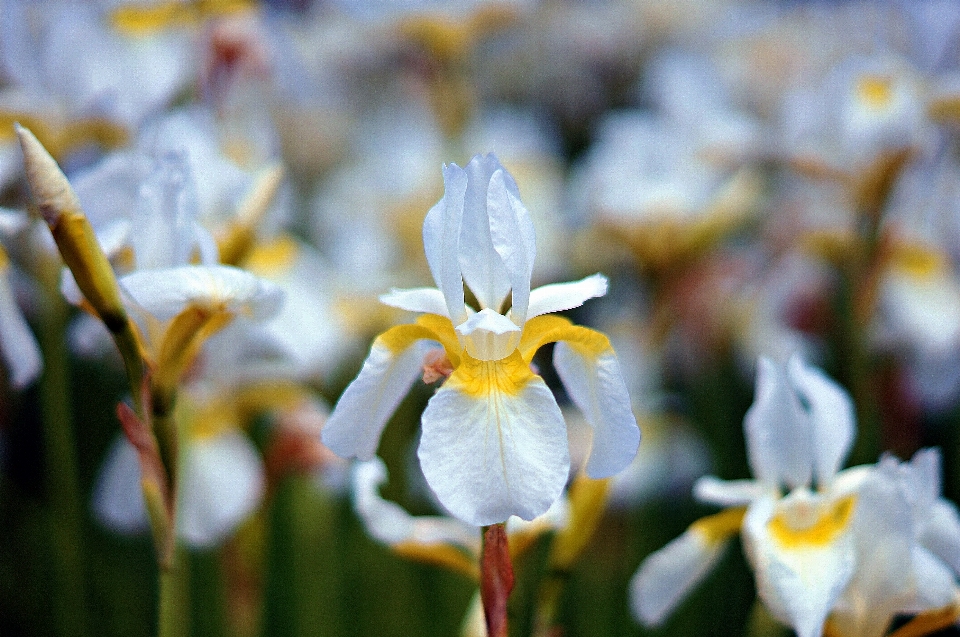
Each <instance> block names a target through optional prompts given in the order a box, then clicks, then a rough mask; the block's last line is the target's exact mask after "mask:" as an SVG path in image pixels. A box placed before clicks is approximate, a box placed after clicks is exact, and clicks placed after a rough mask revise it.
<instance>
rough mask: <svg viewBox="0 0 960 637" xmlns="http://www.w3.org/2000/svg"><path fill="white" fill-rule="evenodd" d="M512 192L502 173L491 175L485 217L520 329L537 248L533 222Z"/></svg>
mask: <svg viewBox="0 0 960 637" xmlns="http://www.w3.org/2000/svg"><path fill="white" fill-rule="evenodd" d="M516 190H517V187H516V184H515V183H514V181H513V178H512V177H511V176H510V175H509V173H507V171H506V169H504V168H500V169H498V170H497V171H495V172H494V173H493V176H492V177H491V178H490V188H489V190H488V191H487V214H488V215H489V217H490V237H491V239H492V241H493V249H494V250H496V252H497V254H499V255H500V258H501V259H502V260H503V264H504V266H505V267H506V269H507V274H508V276H509V278H510V286H511V288H512V290H513V292H512V296H513V298H512V307H511V310H510V316H511V318H512V319H513V321H514V322H515V323H516V324H517V325H520V326H522V325H523V323H524V321H526V319H527V307H528V306H529V304H530V278H531V277H532V276H533V261H534V258H535V257H536V254H537V247H536V237H535V235H534V230H533V221H531V219H530V213H528V212H527V209H526V208H525V207H524V206H523V203H521V201H520V197H519V194H514V193H516ZM494 309H497V308H494Z"/></svg>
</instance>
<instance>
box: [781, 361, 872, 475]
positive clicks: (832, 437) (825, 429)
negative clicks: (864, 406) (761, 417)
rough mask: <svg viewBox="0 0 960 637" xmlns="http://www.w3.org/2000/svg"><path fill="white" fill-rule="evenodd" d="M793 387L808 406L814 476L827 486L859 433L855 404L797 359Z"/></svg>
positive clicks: (792, 366)
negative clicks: (857, 431) (857, 432)
mask: <svg viewBox="0 0 960 637" xmlns="http://www.w3.org/2000/svg"><path fill="white" fill-rule="evenodd" d="M788 365H789V367H788V374H789V377H790V380H791V381H792V383H793V385H794V386H795V387H796V388H797V390H798V392H799V393H800V395H801V396H802V397H803V398H804V399H805V400H806V402H807V404H808V405H809V412H808V413H809V420H810V426H811V429H812V433H813V461H814V467H813V470H814V476H815V477H816V479H817V483H818V484H819V485H820V486H821V487H824V486H826V485H829V484H830V481H831V480H832V479H833V476H834V475H836V473H837V471H839V469H840V467H841V465H842V464H843V461H844V460H845V459H846V457H847V453H848V452H849V451H850V445H851V444H853V437H854V435H855V434H856V424H855V416H854V410H853V401H852V400H850V396H849V394H847V392H846V391H844V389H843V388H842V387H840V386H839V385H837V384H836V383H835V382H834V381H833V380H831V379H830V378H828V377H827V376H826V374H824V373H823V372H821V371H820V370H819V369H817V368H815V367H811V366H809V365H806V364H805V363H804V362H803V361H802V360H801V359H800V357H798V356H793V357H792V358H791V359H790V362H789V363H788Z"/></svg>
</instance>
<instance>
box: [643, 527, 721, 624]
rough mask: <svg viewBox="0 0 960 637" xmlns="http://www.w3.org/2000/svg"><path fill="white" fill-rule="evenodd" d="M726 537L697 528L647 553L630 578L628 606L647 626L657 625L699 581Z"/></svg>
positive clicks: (705, 574)
mask: <svg viewBox="0 0 960 637" xmlns="http://www.w3.org/2000/svg"><path fill="white" fill-rule="evenodd" d="M729 540H730V538H729V537H727V538H724V539H716V538H711V537H708V536H707V535H706V534H704V533H701V532H699V531H698V530H697V528H696V527H695V526H694V527H691V528H689V529H687V531H686V532H684V533H683V534H682V535H681V536H680V537H678V538H676V539H674V540H673V541H672V542H670V543H669V544H667V545H666V546H664V547H663V548H662V549H660V550H659V551H656V552H654V553H652V554H650V555H649V556H648V557H647V558H646V559H645V560H644V561H643V563H642V564H641V565H640V569H639V570H637V572H636V574H634V576H633V578H632V579H631V580H630V608H631V609H632V610H633V614H634V616H635V617H636V618H637V619H639V620H640V621H641V622H642V623H644V624H645V625H647V626H659V625H660V624H661V623H663V621H664V620H665V619H666V618H667V616H668V615H669V614H670V613H671V612H673V610H674V609H675V608H676V607H677V606H678V605H679V604H680V602H681V601H683V598H684V597H686V596H687V594H688V593H689V592H690V591H691V590H692V589H693V587H694V586H696V585H697V584H699V583H700V582H701V581H703V578H705V577H706V576H707V575H708V574H709V573H710V571H712V570H713V567H714V566H716V564H717V561H718V560H719V559H720V558H721V557H722V556H723V552H724V550H725V549H726V548H727V546H728V545H729V544H730V541H729Z"/></svg>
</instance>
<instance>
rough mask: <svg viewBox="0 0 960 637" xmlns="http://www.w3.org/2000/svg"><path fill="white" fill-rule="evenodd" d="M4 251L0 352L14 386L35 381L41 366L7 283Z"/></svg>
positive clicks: (0, 276) (1, 256)
mask: <svg viewBox="0 0 960 637" xmlns="http://www.w3.org/2000/svg"><path fill="white" fill-rule="evenodd" d="M5 258H6V255H4V254H3V252H2V248H0V355H2V356H3V362H4V363H5V364H6V368H7V371H8V372H9V374H10V383H11V384H12V385H13V386H14V387H16V388H17V389H20V388H23V387H26V386H27V385H29V384H30V383H31V382H33V381H34V379H36V378H37V377H38V376H39V375H40V372H41V370H42V369H43V358H42V357H41V355H40V346H39V345H37V339H36V338H34V336H33V332H31V331H30V326H29V325H27V321H26V319H24V318H23V314H22V313H21V312H20V308H19V307H18V306H17V300H16V298H15V297H14V295H13V287H12V286H11V285H10V277H9V274H10V270H9V268H7V267H4V266H3V263H2V262H3V261H4V260H5Z"/></svg>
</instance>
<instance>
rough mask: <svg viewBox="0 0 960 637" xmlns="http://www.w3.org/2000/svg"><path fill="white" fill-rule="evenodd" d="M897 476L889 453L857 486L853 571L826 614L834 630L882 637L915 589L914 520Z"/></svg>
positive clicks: (894, 462) (895, 465)
mask: <svg viewBox="0 0 960 637" xmlns="http://www.w3.org/2000/svg"><path fill="white" fill-rule="evenodd" d="M900 478H901V474H900V471H899V467H898V466H897V463H896V461H893V460H892V458H891V459H889V461H887V462H882V463H881V465H880V466H879V467H878V468H876V469H875V470H873V471H871V472H870V474H869V475H867V477H866V478H865V479H864V480H863V482H862V483H861V485H860V488H859V489H858V490H857V495H856V498H857V506H856V511H855V513H854V518H853V531H854V533H853V537H854V539H855V550H856V570H855V572H854V573H853V576H852V578H851V579H850V582H849V583H848V585H847V586H846V590H844V592H843V594H842V596H841V597H840V598H839V600H838V601H837V603H836V605H835V608H834V613H833V615H832V617H831V622H832V623H833V624H834V625H835V626H837V627H838V628H839V629H841V630H854V631H855V632H854V633H851V634H856V635H862V636H864V637H882V635H884V634H886V632H887V629H888V628H889V626H890V622H891V621H892V620H893V618H894V616H895V615H897V614H898V613H901V612H903V611H905V610H906V608H907V605H908V604H909V603H910V601H911V600H912V598H913V596H914V593H915V577H914V570H913V567H914V556H913V546H914V524H913V520H912V516H911V507H910V503H909V501H908V498H907V497H906V496H905V493H904V491H903V489H902V487H901V484H900ZM841 634H843V633H841Z"/></svg>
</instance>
